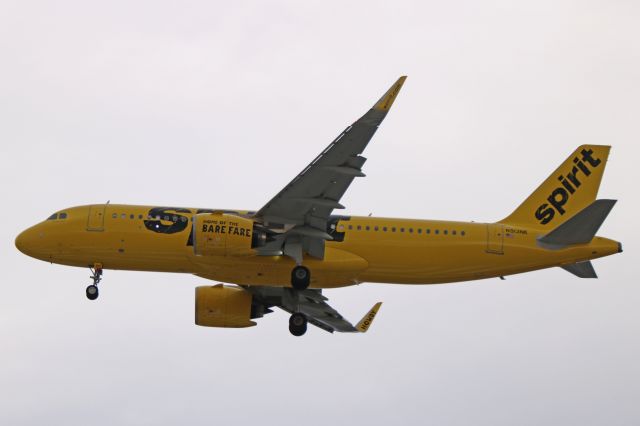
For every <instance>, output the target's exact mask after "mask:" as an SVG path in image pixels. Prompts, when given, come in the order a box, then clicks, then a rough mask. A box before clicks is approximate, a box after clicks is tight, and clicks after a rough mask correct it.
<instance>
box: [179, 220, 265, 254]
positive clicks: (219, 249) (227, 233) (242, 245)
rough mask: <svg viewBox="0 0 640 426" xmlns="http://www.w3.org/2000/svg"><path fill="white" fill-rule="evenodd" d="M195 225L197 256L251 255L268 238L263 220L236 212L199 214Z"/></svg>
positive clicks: (195, 250) (194, 246)
mask: <svg viewBox="0 0 640 426" xmlns="http://www.w3.org/2000/svg"><path fill="white" fill-rule="evenodd" d="M192 226H193V251H194V253H195V254H196V255H197V256H248V255H252V254H254V253H255V252H254V250H253V249H255V248H258V247H262V246H263V245H265V244H266V242H267V232H266V231H265V230H263V229H262V227H261V225H260V224H259V223H256V222H254V221H253V220H251V219H248V218H245V217H241V216H236V215H232V214H227V213H201V214H197V215H195V216H194V217H193V225H192Z"/></svg>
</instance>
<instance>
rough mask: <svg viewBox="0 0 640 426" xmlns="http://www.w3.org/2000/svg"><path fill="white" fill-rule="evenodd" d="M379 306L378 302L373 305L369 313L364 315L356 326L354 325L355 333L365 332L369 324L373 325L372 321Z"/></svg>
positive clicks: (380, 303)
mask: <svg viewBox="0 0 640 426" xmlns="http://www.w3.org/2000/svg"><path fill="white" fill-rule="evenodd" d="M381 305H382V302H378V303H376V304H375V305H373V307H372V308H371V309H370V310H369V312H367V313H366V315H365V316H364V317H362V319H361V320H360V322H358V324H357V325H356V327H355V328H356V331H359V332H360V333H366V332H367V330H368V329H369V327H371V324H372V323H373V320H374V318H375V317H376V315H377V313H378V310H379V309H380V306H381Z"/></svg>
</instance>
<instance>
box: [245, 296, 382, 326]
mask: <svg viewBox="0 0 640 426" xmlns="http://www.w3.org/2000/svg"><path fill="white" fill-rule="evenodd" d="M243 288H244V289H245V290H246V291H248V292H250V293H251V294H252V295H253V304H254V306H253V308H252V312H259V313H268V312H271V310H270V309H269V308H271V307H274V306H275V307H278V308H280V309H282V310H284V311H286V312H289V313H294V312H299V313H302V314H304V316H305V317H306V318H307V321H308V322H309V323H310V324H313V325H315V326H316V327H319V328H321V329H323V330H325V331H328V332H330V333H333V332H334V331H338V332H341V333H354V332H359V333H365V332H366V331H367V330H368V329H369V326H370V325H371V323H372V322H373V319H374V318H375V316H376V314H377V313H378V310H379V309H380V306H381V305H382V302H378V303H376V304H375V305H373V307H372V308H371V309H370V310H369V311H368V312H367V313H366V314H365V316H364V317H363V318H362V319H361V320H360V321H359V322H358V323H357V324H356V325H355V326H354V325H353V324H351V323H350V322H349V321H347V320H346V319H345V318H344V317H343V316H342V315H340V314H339V313H338V311H336V310H335V309H333V308H332V307H331V306H329V304H328V303H327V301H328V300H329V299H327V298H326V297H325V296H323V295H322V290H311V289H307V290H301V291H293V290H292V289H290V288H283V287H262V286H255V287H243ZM260 316H262V315H261V314H258V315H257V316H254V317H253V318H256V317H260Z"/></svg>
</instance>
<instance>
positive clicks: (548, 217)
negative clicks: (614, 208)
mask: <svg viewBox="0 0 640 426" xmlns="http://www.w3.org/2000/svg"><path fill="white" fill-rule="evenodd" d="M610 149H611V147H610V146H606V145H582V146H580V147H578V148H577V149H576V150H575V151H574V152H573V153H572V154H571V155H570V156H569V157H568V158H567V159H566V160H565V161H564V162H563V163H562V164H561V165H560V167H558V168H557V169H556V170H555V171H554V172H553V173H552V174H551V175H550V176H549V177H548V178H547V179H546V180H545V181H544V182H543V183H542V185H540V186H539V187H538V188H537V189H536V190H535V191H534V192H533V194H531V195H530V196H529V198H527V199H526V200H524V202H523V203H522V204H520V206H519V207H518V208H517V209H516V210H515V211H514V212H513V213H511V214H510V215H509V216H508V217H506V218H505V219H503V220H501V221H500V223H505V224H509V225H519V226H523V227H528V228H539V229H541V230H546V231H550V230H552V229H554V228H557V227H558V226H559V225H561V224H562V223H564V222H565V221H566V220H567V219H569V218H570V217H572V216H573V215H575V214H576V213H578V212H579V211H581V210H583V209H584V208H585V207H587V206H588V205H589V204H591V203H592V202H593V201H594V200H595V199H596V196H597V195H598V188H599V187H600V181H601V180H602V175H603V173H604V169H605V166H606V164H607V158H608V157H609V150H610Z"/></svg>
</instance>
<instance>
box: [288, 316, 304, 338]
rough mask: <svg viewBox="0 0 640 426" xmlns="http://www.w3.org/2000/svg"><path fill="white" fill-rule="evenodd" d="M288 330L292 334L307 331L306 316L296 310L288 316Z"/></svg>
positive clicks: (295, 334)
mask: <svg viewBox="0 0 640 426" xmlns="http://www.w3.org/2000/svg"><path fill="white" fill-rule="evenodd" d="M289 331H290V332H291V334H293V335H294V336H302V335H303V334H304V333H306V332H307V317H305V316H304V314H301V313H300V312H296V313H294V314H292V315H291V317H290V318H289Z"/></svg>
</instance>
